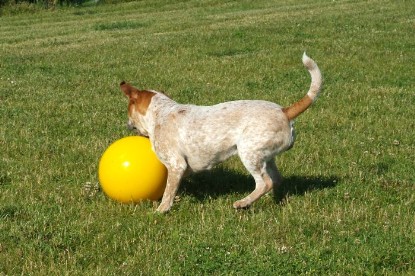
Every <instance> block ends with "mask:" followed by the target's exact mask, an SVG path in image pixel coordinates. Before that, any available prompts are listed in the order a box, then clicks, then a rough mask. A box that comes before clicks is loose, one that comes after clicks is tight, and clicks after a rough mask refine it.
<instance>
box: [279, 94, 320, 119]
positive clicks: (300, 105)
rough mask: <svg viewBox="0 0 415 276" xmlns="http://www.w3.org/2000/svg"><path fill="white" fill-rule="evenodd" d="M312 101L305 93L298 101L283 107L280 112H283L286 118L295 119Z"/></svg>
mask: <svg viewBox="0 0 415 276" xmlns="http://www.w3.org/2000/svg"><path fill="white" fill-rule="evenodd" d="M312 103H313V100H312V99H311V98H310V97H309V96H308V95H305V96H304V97H303V98H302V99H301V100H299V101H298V102H296V103H294V104H292V105H291V106H289V107H285V108H283V109H282V112H284V114H285V116H287V118H288V120H290V121H291V120H293V119H295V118H296V117H297V116H298V115H300V114H301V113H303V112H304V111H305V110H306V109H307V108H308V107H309V106H310V105H311V104H312Z"/></svg>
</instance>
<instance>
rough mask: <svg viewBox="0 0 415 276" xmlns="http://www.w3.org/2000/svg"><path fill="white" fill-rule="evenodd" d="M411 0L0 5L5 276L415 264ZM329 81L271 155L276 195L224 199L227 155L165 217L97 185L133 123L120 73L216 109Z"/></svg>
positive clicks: (288, 97)
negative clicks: (278, 178)
mask: <svg viewBox="0 0 415 276" xmlns="http://www.w3.org/2000/svg"><path fill="white" fill-rule="evenodd" d="M414 14H415V9H414V6H413V5H411V3H410V1H403V0H402V1H357V0H356V1H355V0H349V1H323V0H319V1H311V2H310V1H305V0H292V1H279V0H276V1H262V0H260V1H254V2H253V1H214V0H211V1H192V0H190V1H163V0H158V1H138V2H131V3H123V4H114V5H101V6H91V7H84V8H82V7H80V8H65V9H58V10H55V11H44V12H36V13H34V14H21V15H13V16H2V17H0V47H1V48H0V49H1V51H0V53H1V54H0V274H2V275H19V274H25V275H45V274H53V275H90V274H99V275H119V274H126V275H140V274H141V275H180V274H184V275H187V274H214V275H222V274H226V275H228V274H230V275H232V274H233V275H254V274H261V275H290V274H291V275H293V274H294V275H296V274H313V275H319V274H328V275H355V274H358V275H379V274H381V275H396V274H403V275H412V274H415V265H414V263H415V253H414V252H415V234H414V229H415V219H414V213H415V196H414V195H415V186H414V182H415V177H414V158H413V156H415V142H414V132H413V129H414V127H415V125H414V120H413V118H414V117H415V111H414V108H413V106H414V104H415V97H414V96H415V94H414V91H415V85H414V83H415V79H414V76H415V67H414V66H413V65H414V63H415V41H414V39H413V35H414V28H415V17H414ZM304 50H306V51H307V53H308V54H309V55H310V56H311V57H313V58H314V59H315V60H316V61H317V62H318V64H319V66H320V68H321V70H322V72H323V74H324V77H325V83H324V91H323V93H322V94H321V97H320V98H319V100H318V101H317V102H316V104H315V105H313V107H312V108H311V109H310V110H308V111H307V112H306V113H305V114H303V115H302V116H300V117H299V118H298V119H297V122H296V129H297V134H298V137H297V141H296V145H295V146H294V148H293V149H292V150H290V151H289V152H286V153H284V154H283V155H281V156H280V157H278V159H277V163H278V165H279V167H280V170H281V172H282V173H283V175H284V177H285V181H284V184H283V187H282V188H281V190H280V191H278V193H277V194H278V198H283V201H282V202H281V203H278V202H277V201H276V200H275V198H274V197H272V196H267V197H264V198H262V199H261V200H260V201H258V202H257V203H255V205H254V206H252V207H251V208H250V209H248V210H244V211H234V210H233V209H232V207H231V206H232V202H233V201H235V200H237V199H239V198H242V197H244V196H245V195H246V194H247V193H248V192H249V191H250V190H251V189H252V187H253V185H254V184H253V180H252V179H251V178H250V177H249V175H248V174H247V173H246V171H245V169H244V168H243V166H242V165H241V163H240V162H239V161H238V159H237V158H233V159H231V160H229V161H228V162H226V163H224V164H222V165H220V166H219V167H217V168H216V169H214V170H213V171H210V172H206V173H201V174H198V175H195V176H192V177H190V178H188V179H186V180H185V181H184V183H183V185H182V188H181V190H180V193H179V195H180V198H179V202H177V203H176V204H175V205H174V207H173V210H172V212H170V213H169V214H167V215H163V216H160V215H156V214H155V213H154V210H155V208H156V206H157V203H152V202H142V203H140V204H136V205H122V204H119V203H116V202H113V201H111V200H110V199H108V198H107V197H106V196H105V195H104V194H103V193H102V192H101V191H100V190H99V189H98V180H97V163H98V160H99V157H100V155H101V154H102V152H103V151H104V150H105V148H106V147H107V146H108V145H109V144H110V143H111V142H112V141H114V140H116V139H118V138H121V137H123V136H126V135H129V134H130V133H129V132H128V131H127V130H126V128H125V122H126V100H125V99H124V98H123V96H122V94H121V92H120V91H119V88H118V84H119V82H120V81H121V80H127V81H130V82H132V83H133V84H135V85H136V86H138V87H141V88H151V89H157V90H163V91H166V92H167V93H168V94H169V95H170V96H172V97H173V98H174V99H175V100H177V101H178V102H183V103H194V104H202V105H209V104H214V103H218V102H222V101H226V100H236V99H264V100H270V101H274V102H277V103H279V104H281V105H288V104H290V103H292V102H294V101H295V100H297V99H299V98H300V97H302V96H303V95H304V93H305V92H306V91H307V88H308V85H309V81H310V80H309V75H308V73H307V72H306V70H305V69H304V68H303V66H302V64H301V55H302V52H303V51H304Z"/></svg>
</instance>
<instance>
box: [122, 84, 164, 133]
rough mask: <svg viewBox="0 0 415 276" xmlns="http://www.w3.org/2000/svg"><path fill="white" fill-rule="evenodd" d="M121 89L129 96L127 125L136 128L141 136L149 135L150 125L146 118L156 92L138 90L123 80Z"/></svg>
mask: <svg viewBox="0 0 415 276" xmlns="http://www.w3.org/2000/svg"><path fill="white" fill-rule="evenodd" d="M120 88H121V90H122V91H123V92H124V94H125V95H126V96H127V98H128V123H127V127H128V128H129V129H131V130H136V131H137V133H138V134H139V135H141V136H146V137H148V127H147V124H146V121H145V119H144V117H145V115H146V113H147V109H148V106H149V105H150V102H151V99H152V98H153V96H155V95H156V93H154V92H150V91H145V90H138V89H137V88H135V87H133V86H131V85H130V84H128V83H126V82H124V81H123V82H121V84H120Z"/></svg>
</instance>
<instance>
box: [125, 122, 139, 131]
mask: <svg viewBox="0 0 415 276" xmlns="http://www.w3.org/2000/svg"><path fill="white" fill-rule="evenodd" d="M127 128H128V130H137V128H136V127H135V126H134V124H133V123H132V122H131V121H128V122H127Z"/></svg>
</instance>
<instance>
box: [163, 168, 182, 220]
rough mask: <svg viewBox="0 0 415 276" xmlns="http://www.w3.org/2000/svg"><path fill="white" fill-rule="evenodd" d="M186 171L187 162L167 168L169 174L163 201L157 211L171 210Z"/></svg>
mask: <svg viewBox="0 0 415 276" xmlns="http://www.w3.org/2000/svg"><path fill="white" fill-rule="evenodd" d="M185 171H186V165H185V164H184V166H177V167H175V168H167V173H168V175H167V184H166V189H165V190H164V194H163V199H162V200H161V203H160V205H159V207H158V208H157V212H160V213H165V212H167V211H169V210H170V208H171V206H172V205H173V202H174V198H175V196H176V193H177V190H178V189H179V185H180V181H181V179H182V177H183V174H184V172H185Z"/></svg>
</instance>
